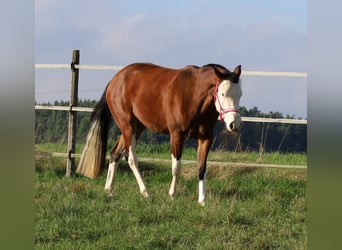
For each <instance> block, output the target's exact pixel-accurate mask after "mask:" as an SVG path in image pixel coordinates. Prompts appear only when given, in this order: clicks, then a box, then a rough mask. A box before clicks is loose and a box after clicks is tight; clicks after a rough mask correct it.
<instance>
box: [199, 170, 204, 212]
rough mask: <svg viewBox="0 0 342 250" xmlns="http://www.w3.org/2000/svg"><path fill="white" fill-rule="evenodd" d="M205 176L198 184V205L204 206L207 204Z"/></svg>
mask: <svg viewBox="0 0 342 250" xmlns="http://www.w3.org/2000/svg"><path fill="white" fill-rule="evenodd" d="M204 200H205V175H204V177H203V180H200V181H199V183H198V203H199V204H200V205H202V206H204V204H205V201H204Z"/></svg>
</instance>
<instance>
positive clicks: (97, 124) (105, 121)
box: [76, 88, 112, 179]
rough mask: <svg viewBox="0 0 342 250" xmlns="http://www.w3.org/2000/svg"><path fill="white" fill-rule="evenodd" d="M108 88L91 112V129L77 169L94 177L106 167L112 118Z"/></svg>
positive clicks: (78, 171)
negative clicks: (107, 99)
mask: <svg viewBox="0 0 342 250" xmlns="http://www.w3.org/2000/svg"><path fill="white" fill-rule="evenodd" d="M106 90H107V88H106ZM106 90H105V92H104V93H103V95H102V97H101V99H100V101H99V102H98V103H97V104H96V106H95V108H94V111H93V113H92V114H91V119H90V130H89V132H88V135H87V140H86V144H85V147H84V149H83V152H82V156H81V160H80V163H79V164H78V167H77V170H76V172H77V173H79V174H82V175H85V176H87V177H89V178H93V179H95V178H96V177H98V176H99V175H101V174H102V171H103V168H104V164H105V160H106V151H107V140H108V130H109V124H110V121H111V119H112V117H111V113H110V111H109V109H108V105H107V101H106Z"/></svg>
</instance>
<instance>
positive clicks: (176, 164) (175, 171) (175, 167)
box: [169, 154, 181, 198]
mask: <svg viewBox="0 0 342 250" xmlns="http://www.w3.org/2000/svg"><path fill="white" fill-rule="evenodd" d="M171 160H172V181H171V186H170V190H169V195H170V196H171V198H173V197H174V196H175V194H176V185H177V182H178V178H179V174H180V167H181V160H180V159H179V160H178V161H177V158H176V157H174V156H173V154H172V155H171Z"/></svg>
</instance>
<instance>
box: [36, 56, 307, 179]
mask: <svg viewBox="0 0 342 250" xmlns="http://www.w3.org/2000/svg"><path fill="white" fill-rule="evenodd" d="M79 54H80V51H79V50H74V51H73V54H72V62H71V63H70V64H35V69H69V70H71V90H70V106H55V105H35V109H36V110H58V111H67V112H69V125H68V152H66V153H57V152H39V151H37V152H35V153H36V155H37V156H55V157H64V158H67V159H68V161H67V167H66V175H67V176H70V174H71V172H72V171H73V170H74V168H75V166H74V164H75V162H74V159H75V157H80V154H76V153H75V143H76V131H75V128H76V125H75V124H76V120H75V118H76V113H77V112H92V111H93V108H87V107H78V106H77V98H78V75H79V70H80V69H82V70H112V71H118V70H121V69H123V68H124V67H123V66H108V65H87V64H80V63H79ZM241 75H243V76H251V77H295V78H306V77H307V73H306V72H282V71H278V72H274V71H246V70H245V71H242V73H241ZM241 120H242V121H243V122H262V123H287V124H307V120H302V119H282V118H281V119H280V118H266V117H241ZM139 160H141V161H163V160H161V159H152V158H140V159H139ZM165 161H168V160H165ZM182 163H185V164H195V163H196V161H186V160H184V161H182ZM208 164H209V165H227V166H245V167H275V168H306V166H293V165H274V164H256V163H232V162H208Z"/></svg>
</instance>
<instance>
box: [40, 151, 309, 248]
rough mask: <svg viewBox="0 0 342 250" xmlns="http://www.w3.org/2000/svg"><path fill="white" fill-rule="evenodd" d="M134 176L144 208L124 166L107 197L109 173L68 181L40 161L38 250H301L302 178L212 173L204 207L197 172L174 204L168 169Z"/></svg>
mask: <svg viewBox="0 0 342 250" xmlns="http://www.w3.org/2000/svg"><path fill="white" fill-rule="evenodd" d="M217 154H218V153H217ZM214 155H215V154H213V156H212V157H214ZM217 157H218V156H217ZM246 157H247V156H246ZM279 157H280V156H279ZM286 157H287V156H286ZM139 168H140V169H141V172H142V175H143V178H144V181H145V183H146V186H147V188H148V190H149V193H150V196H151V198H150V199H148V200H146V199H144V198H143V197H142V196H141V195H140V193H139V190H138V185H137V183H136V181H135V179H134V176H133V174H132V173H131V171H130V170H129V167H128V166H127V163H126V162H124V161H123V162H122V163H121V165H120V167H119V171H118V174H117V176H116V179H115V195H114V197H107V196H106V194H105V193H104V190H103V188H104V183H105V177H106V175H105V174H106V173H104V175H103V176H101V177H100V178H98V179H96V180H90V179H88V178H85V177H79V176H73V177H71V178H66V177H64V174H65V166H64V160H62V159H57V158H49V157H45V158H39V159H37V160H36V181H35V207H36V232H35V234H36V236H35V242H36V248H37V249H306V240H307V234H306V228H307V201H306V170H303V169H267V168H265V169H259V168H258V169H253V168H243V167H241V168H233V167H209V169H208V175H207V177H208V178H207V179H208V181H207V200H206V205H205V207H201V206H199V205H198V204H197V192H198V191H197V189H198V186H197V185H198V181H197V167H196V166H192V165H185V166H183V167H182V175H181V179H180V183H179V186H178V195H177V197H176V199H175V200H174V201H172V200H171V199H170V198H169V197H168V194H167V193H168V189H169V185H170V180H171V167H170V165H169V164H164V163H163V164H158V165H156V163H153V164H150V163H141V164H140V165H139Z"/></svg>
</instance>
